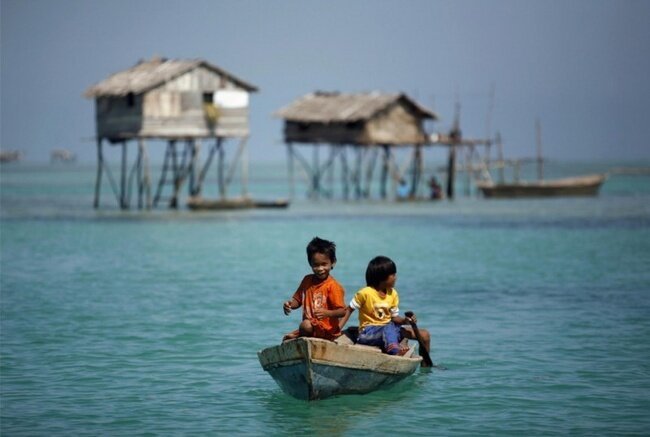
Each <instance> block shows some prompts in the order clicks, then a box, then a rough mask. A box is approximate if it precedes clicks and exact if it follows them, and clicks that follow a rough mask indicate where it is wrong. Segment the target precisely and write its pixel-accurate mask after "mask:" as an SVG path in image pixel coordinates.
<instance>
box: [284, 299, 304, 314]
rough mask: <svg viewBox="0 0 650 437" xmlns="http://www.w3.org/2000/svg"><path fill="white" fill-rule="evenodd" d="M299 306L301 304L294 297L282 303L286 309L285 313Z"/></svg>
mask: <svg viewBox="0 0 650 437" xmlns="http://www.w3.org/2000/svg"><path fill="white" fill-rule="evenodd" d="M298 307H300V304H299V303H298V301H297V300H296V299H295V298H293V297H292V298H291V299H289V300H288V301H286V302H285V303H284V304H282V309H283V310H284V314H287V315H288V314H289V313H290V312H291V310H295V309H296V308H298Z"/></svg>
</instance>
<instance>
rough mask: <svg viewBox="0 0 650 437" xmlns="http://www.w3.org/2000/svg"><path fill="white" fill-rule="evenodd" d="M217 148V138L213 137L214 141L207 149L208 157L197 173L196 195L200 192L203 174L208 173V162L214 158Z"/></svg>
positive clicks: (203, 179)
mask: <svg viewBox="0 0 650 437" xmlns="http://www.w3.org/2000/svg"><path fill="white" fill-rule="evenodd" d="M218 148H219V139H218V138H215V143H214V144H213V145H212V146H211V147H210V150H209V151H208V157H207V158H206V160H205V164H203V168H202V169H201V173H200V174H199V181H198V184H197V185H198V186H197V195H199V194H201V192H202V191H203V182H204V181H205V176H206V175H207V174H208V170H209V168H210V164H211V163H212V159H213V158H214V154H215V152H216V151H217V149H218Z"/></svg>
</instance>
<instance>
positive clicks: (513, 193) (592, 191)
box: [477, 175, 606, 198]
mask: <svg viewBox="0 0 650 437" xmlns="http://www.w3.org/2000/svg"><path fill="white" fill-rule="evenodd" d="M605 179H606V176H605V175H590V176H582V177H576V178H566V179H555V180H548V181H540V182H522V183H517V184H490V183H478V184H477V187H478V188H479V189H480V190H481V192H482V193H483V196H485V197H488V198H518V197H561V196H595V195H597V194H598V191H599V190H600V187H601V186H602V184H603V182H605Z"/></svg>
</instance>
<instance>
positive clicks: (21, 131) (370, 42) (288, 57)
mask: <svg viewBox="0 0 650 437" xmlns="http://www.w3.org/2000/svg"><path fill="white" fill-rule="evenodd" d="M0 5H1V10H0V15H1V35H0V36H1V40H0V41H1V56H2V72H1V76H0V80H1V99H2V100H1V107H0V110H1V118H2V126H1V140H0V146H1V147H2V149H3V150H11V149H20V150H23V151H25V152H26V156H25V159H26V160H32V161H47V160H48V159H49V153H50V151H51V150H52V149H53V148H68V149H71V150H73V151H74V152H77V153H78V154H79V156H80V158H81V159H83V160H88V161H94V159H95V153H96V152H95V143H94V141H93V140H92V137H93V135H94V104H93V102H92V101H91V100H87V99H85V98H84V97H83V96H82V93H83V92H84V90H85V89H86V88H87V87H88V86H90V85H92V84H94V83H96V82H98V81H100V80H103V79H105V78H106V77H107V76H109V75H110V74H112V73H114V72H116V71H120V70H123V69H126V68H129V67H130V66H132V65H133V64H135V63H136V62H137V61H138V60H139V59H141V58H150V57H151V56H153V55H160V56H165V57H169V58H185V59H189V58H202V59H205V60H207V61H208V62H211V63H214V64H216V65H218V66H220V67H222V68H224V69H226V70H228V71H230V72H232V73H233V74H235V75H237V76H239V77H240V78H242V79H244V80H246V81H248V82H250V83H252V84H254V85H256V86H258V87H259V88H260V92H259V93H257V94H255V95H253V98H252V99H251V129H252V133H251V139H250V142H249V144H250V150H251V159H252V160H260V161H261V160H278V161H281V160H284V159H285V150H284V147H283V146H282V142H281V139H282V123H281V121H280V120H278V119H275V118H273V117H272V113H273V112H274V111H275V110H277V109H278V108H280V107H282V106H284V105H286V104H288V103H290V102H291V101H292V100H294V99H295V98H297V97H299V96H301V95H303V94H306V93H309V92H312V91H314V90H328V91H335V90H337V91H342V92H361V91H372V90H380V91H385V92H399V91H404V92H406V93H408V94H409V95H411V96H412V97H414V98H415V99H417V100H418V101H420V103H422V104H424V105H425V106H429V107H432V109H434V110H435V111H436V112H438V113H439V115H440V116H441V120H440V122H438V123H436V124H435V125H434V127H435V130H440V131H446V130H448V129H449V127H450V125H451V122H452V120H453V111H454V101H455V99H456V96H458V98H459V99H460V102H461V104H462V120H461V126H462V128H463V133H464V134H465V135H466V136H484V135H485V134H486V131H487V122H486V120H487V118H488V117H487V114H488V112H489V111H488V108H489V106H490V101H491V99H490V94H491V93H490V90H491V89H492V88H493V89H494V100H493V103H494V109H493V111H492V113H491V114H492V116H491V120H492V122H491V126H492V130H493V131H497V130H498V131H500V132H501V134H502V136H503V138H504V143H505V148H506V154H507V155H508V156H510V157H518V156H519V157H520V156H532V155H533V154H534V152H535V128H534V125H535V124H534V123H535V118H536V117H539V118H540V120H541V122H542V129H543V142H544V152H545V155H546V156H547V157H549V158H555V159H564V160H575V159H589V160H594V159H595V160H598V159H619V158H620V159H625V160H635V159H639V158H641V159H648V158H650V81H649V78H650V25H649V23H650V1H646V0H639V1H630V0H616V1H614V0H612V1H599V0H589V1H584V0H572V1H564V0H560V1H555V0H544V1H532V0H531V1H521V0H499V1H413V0H409V1H353V0H345V1H336V0H334V1H332V0H327V1H325V0H313V1H297V0H296V1H293V0H280V1H262V0H260V1H252V0H250V1H223V0H205V1H203V0H178V1H177V0H110V1H109V0H105V1H103V0H102V1H99V0H1V3H0Z"/></svg>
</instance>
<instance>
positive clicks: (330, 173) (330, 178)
mask: <svg viewBox="0 0 650 437" xmlns="http://www.w3.org/2000/svg"><path fill="white" fill-rule="evenodd" d="M335 147H336V146H335V145H334V144H330V147H329V150H330V156H329V159H328V163H330V165H329V166H328V168H327V193H326V196H327V198H328V199H331V198H332V197H333V195H334V159H335V158H336V153H337V150H336V149H335Z"/></svg>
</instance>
